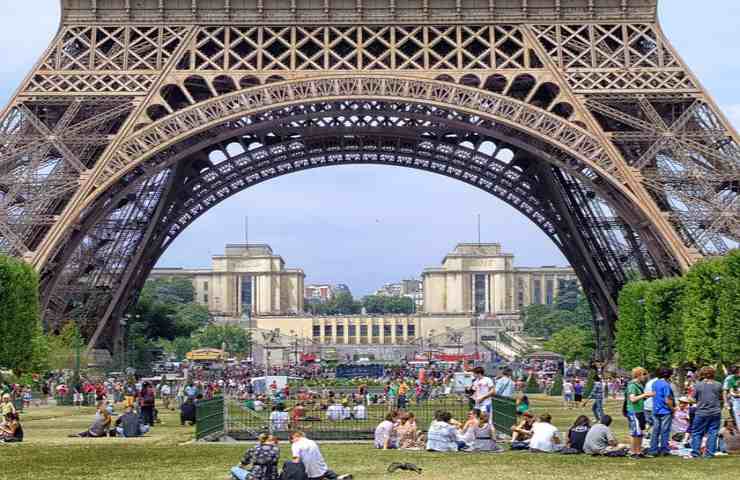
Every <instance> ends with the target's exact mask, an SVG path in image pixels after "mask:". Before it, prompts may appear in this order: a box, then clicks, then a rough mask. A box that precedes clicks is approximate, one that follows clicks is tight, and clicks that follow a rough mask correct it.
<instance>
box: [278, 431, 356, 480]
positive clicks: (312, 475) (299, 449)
mask: <svg viewBox="0 0 740 480" xmlns="http://www.w3.org/2000/svg"><path fill="white" fill-rule="evenodd" d="M290 442H291V443H292V445H291V447H290V450H291V452H292V454H293V461H294V462H301V463H302V464H303V466H304V467H305V469H306V475H307V476H308V478H309V479H310V480H352V475H342V476H337V474H336V473H334V472H333V471H331V470H329V467H328V466H327V465H326V462H325V461H324V457H323V455H321V450H319V446H318V445H317V444H316V442H314V441H313V440H309V439H308V438H306V436H305V435H304V434H303V432H293V433H291V434H290Z"/></svg>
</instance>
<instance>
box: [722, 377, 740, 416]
mask: <svg viewBox="0 0 740 480" xmlns="http://www.w3.org/2000/svg"><path fill="white" fill-rule="evenodd" d="M738 377H740V366H739V365H734V366H732V367H730V372H729V375H727V378H725V381H724V383H723V385H722V389H723V390H724V394H725V405H726V406H727V408H728V409H729V411H730V416H732V417H734V419H735V425H740V378H738Z"/></svg>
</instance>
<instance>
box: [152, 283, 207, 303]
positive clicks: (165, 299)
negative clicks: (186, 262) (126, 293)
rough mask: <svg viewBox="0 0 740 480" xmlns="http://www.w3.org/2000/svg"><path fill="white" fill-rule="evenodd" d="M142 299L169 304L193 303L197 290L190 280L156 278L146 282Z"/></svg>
mask: <svg viewBox="0 0 740 480" xmlns="http://www.w3.org/2000/svg"><path fill="white" fill-rule="evenodd" d="M141 297H142V298H149V297H150V298H155V299H157V300H158V301H160V302H162V303H169V304H180V303H192V302H193V301H194V300H195V289H194V288H193V282H192V280H190V279H189V278H176V277H175V278H154V279H150V280H147V281H146V283H145V284H144V288H143V289H142V290H141Z"/></svg>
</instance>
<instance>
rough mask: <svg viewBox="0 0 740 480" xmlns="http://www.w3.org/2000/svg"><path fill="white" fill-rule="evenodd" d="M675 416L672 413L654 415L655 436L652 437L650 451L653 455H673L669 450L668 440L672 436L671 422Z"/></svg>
mask: <svg viewBox="0 0 740 480" xmlns="http://www.w3.org/2000/svg"><path fill="white" fill-rule="evenodd" d="M672 420H673V415H671V414H670V413H665V414H661V415H658V414H653V434H652V436H651V437H650V450H649V452H650V453H651V454H652V455H657V454H659V453H671V450H670V448H668V440H669V439H670V436H671V422H672Z"/></svg>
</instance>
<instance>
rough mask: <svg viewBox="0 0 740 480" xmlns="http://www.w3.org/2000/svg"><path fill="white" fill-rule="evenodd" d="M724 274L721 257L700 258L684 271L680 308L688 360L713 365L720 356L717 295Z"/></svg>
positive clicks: (718, 296) (721, 286)
mask: <svg viewBox="0 0 740 480" xmlns="http://www.w3.org/2000/svg"><path fill="white" fill-rule="evenodd" d="M725 273H726V272H725V265H724V260H723V259H721V258H713V259H707V260H702V261H701V262H699V263H697V264H696V265H694V266H693V267H692V268H691V270H689V272H688V273H687V274H686V277H685V279H686V284H685V291H684V295H683V302H682V305H681V307H682V318H683V325H684V344H685V346H686V359H687V360H688V361H689V362H692V363H695V364H698V365H701V364H713V363H715V362H717V361H719V360H720V358H721V356H722V355H721V351H720V339H719V332H720V329H719V328H718V327H719V318H720V304H719V298H720V294H721V291H722V288H723V286H724V285H723V283H724V282H722V280H723V277H724V275H725ZM735 322H737V319H735ZM735 325H737V323H735ZM736 328H737V327H736Z"/></svg>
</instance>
